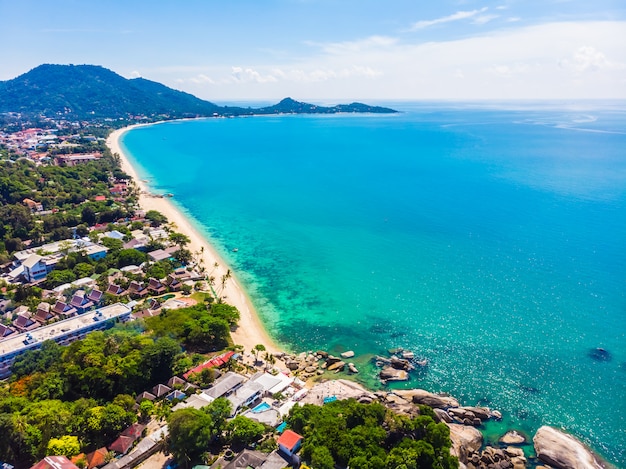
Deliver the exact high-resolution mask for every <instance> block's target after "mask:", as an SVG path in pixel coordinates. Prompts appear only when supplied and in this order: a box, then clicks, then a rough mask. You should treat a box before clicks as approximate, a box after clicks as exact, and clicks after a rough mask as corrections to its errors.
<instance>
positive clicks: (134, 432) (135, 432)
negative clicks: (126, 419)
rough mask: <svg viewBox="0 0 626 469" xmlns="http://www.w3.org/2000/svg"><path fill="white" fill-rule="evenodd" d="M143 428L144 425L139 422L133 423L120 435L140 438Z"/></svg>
mask: <svg viewBox="0 0 626 469" xmlns="http://www.w3.org/2000/svg"><path fill="white" fill-rule="evenodd" d="M145 428H146V426H145V425H141V424H140V423H133V424H132V425H131V426H130V427H128V428H126V429H125V430H124V431H123V432H122V433H121V434H120V435H121V436H130V437H131V438H134V439H135V440H137V439H139V438H141V435H142V433H143V431H144V429H145Z"/></svg>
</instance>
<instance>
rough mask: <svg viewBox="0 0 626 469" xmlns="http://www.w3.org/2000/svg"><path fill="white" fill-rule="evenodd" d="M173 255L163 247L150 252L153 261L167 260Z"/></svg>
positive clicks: (149, 256) (149, 255)
mask: <svg viewBox="0 0 626 469" xmlns="http://www.w3.org/2000/svg"><path fill="white" fill-rule="evenodd" d="M171 257H172V255H171V254H170V253H169V252H167V251H165V250H163V249H156V250H154V251H151V252H149V253H148V258H149V259H150V260H151V261H152V262H159V261H165V260H167V259H170V258H171Z"/></svg>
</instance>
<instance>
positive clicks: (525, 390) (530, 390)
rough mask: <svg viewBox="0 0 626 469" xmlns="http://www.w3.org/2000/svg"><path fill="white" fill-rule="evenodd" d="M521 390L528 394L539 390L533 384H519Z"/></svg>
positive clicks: (536, 392)
mask: <svg viewBox="0 0 626 469" xmlns="http://www.w3.org/2000/svg"><path fill="white" fill-rule="evenodd" d="M519 388H520V389H521V390H522V391H524V392H527V393H528V394H539V393H540V392H541V391H540V390H539V389H537V388H535V387H533V386H524V385H520V387H519Z"/></svg>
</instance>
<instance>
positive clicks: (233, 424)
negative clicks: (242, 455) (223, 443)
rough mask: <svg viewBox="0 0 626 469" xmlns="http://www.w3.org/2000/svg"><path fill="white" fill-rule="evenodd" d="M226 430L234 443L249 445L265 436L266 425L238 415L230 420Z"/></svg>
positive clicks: (229, 438)
mask: <svg viewBox="0 0 626 469" xmlns="http://www.w3.org/2000/svg"><path fill="white" fill-rule="evenodd" d="M226 431H227V433H228V440H229V441H231V442H232V443H233V444H234V445H249V444H250V443H253V442H255V441H257V440H259V438H261V436H263V432H264V431H265V427H264V426H263V424H261V423H259V422H256V421H254V420H252V419H249V418H247V417H244V416H242V415H238V416H237V417H235V418H234V419H232V420H231V421H230V422H228V425H227V428H226Z"/></svg>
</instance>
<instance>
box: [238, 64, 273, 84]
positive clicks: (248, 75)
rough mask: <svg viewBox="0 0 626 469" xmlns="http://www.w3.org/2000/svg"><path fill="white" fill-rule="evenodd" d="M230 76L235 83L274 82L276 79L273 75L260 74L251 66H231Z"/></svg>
mask: <svg viewBox="0 0 626 469" xmlns="http://www.w3.org/2000/svg"><path fill="white" fill-rule="evenodd" d="M231 77H232V78H233V80H234V81H235V82H237V83H250V82H255V83H274V82H276V81H278V80H277V79H276V77H275V76H273V75H270V74H268V75H262V74H261V73H259V72H258V71H257V70H254V69H252V68H246V69H243V68H242V67H232V72H231Z"/></svg>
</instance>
